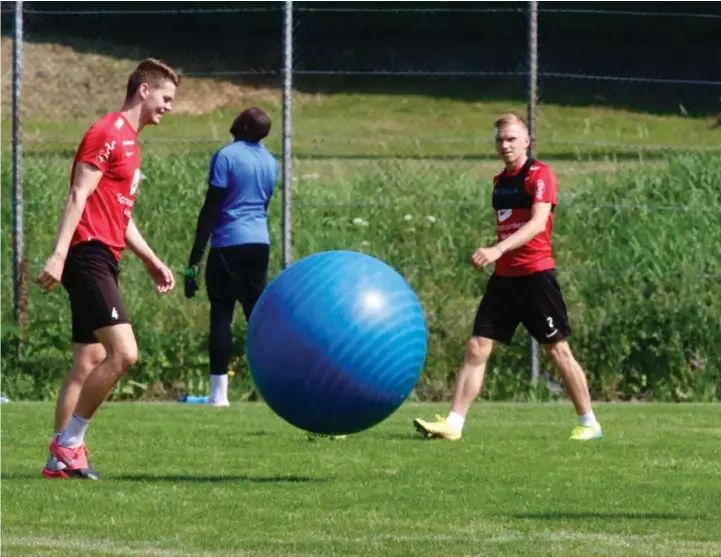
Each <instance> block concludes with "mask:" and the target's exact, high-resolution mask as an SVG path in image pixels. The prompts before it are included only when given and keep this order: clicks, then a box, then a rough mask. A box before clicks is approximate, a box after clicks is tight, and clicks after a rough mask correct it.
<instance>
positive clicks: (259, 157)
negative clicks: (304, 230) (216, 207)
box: [208, 141, 278, 248]
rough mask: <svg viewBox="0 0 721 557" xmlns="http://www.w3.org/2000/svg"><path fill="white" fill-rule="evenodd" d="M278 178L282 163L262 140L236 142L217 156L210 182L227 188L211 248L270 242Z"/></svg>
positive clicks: (211, 168) (215, 155)
mask: <svg viewBox="0 0 721 557" xmlns="http://www.w3.org/2000/svg"><path fill="white" fill-rule="evenodd" d="M277 181H278V163H277V162H276V160H275V158H274V157H273V155H272V154H271V153H270V151H268V150H267V149H266V148H265V147H264V146H263V145H262V144H261V143H248V142H246V141H234V142H233V143H231V144H229V145H226V146H225V147H221V148H220V149H218V151H216V153H215V154H214V155H213V158H212V159H211V161H210V170H209V172H208V184H209V185H210V186H212V187H216V188H223V189H224V190H226V194H225V199H224V200H223V204H222V206H221V210H220V211H221V212H220V219H219V220H218V222H217V223H216V225H215V228H214V229H213V233H212V235H211V237H210V247H211V248H222V247H226V246H236V245H239V244H270V233H269V232H268V203H269V202H270V198H271V197H272V196H273V191H274V190H275V184H276V182H277Z"/></svg>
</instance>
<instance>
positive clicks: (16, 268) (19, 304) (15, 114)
mask: <svg viewBox="0 0 721 557" xmlns="http://www.w3.org/2000/svg"><path fill="white" fill-rule="evenodd" d="M14 15H15V18H14V21H13V77H12V82H13V91H12V161H13V162H12V164H13V177H12V209H13V210H12V218H13V233H12V244H13V315H14V317H15V323H16V325H17V326H18V327H19V328H20V335H19V339H18V355H20V349H21V344H22V339H23V337H24V332H25V321H26V319H25V307H24V306H25V304H23V298H24V297H23V288H24V286H25V281H24V274H25V270H26V269H25V265H24V264H23V256H24V249H23V143H22V130H21V114H20V98H21V92H22V63H23V3H22V0H19V1H17V2H15V14H14Z"/></svg>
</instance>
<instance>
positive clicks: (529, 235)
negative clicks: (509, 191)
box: [496, 203, 551, 253]
mask: <svg viewBox="0 0 721 557" xmlns="http://www.w3.org/2000/svg"><path fill="white" fill-rule="evenodd" d="M550 214H551V204H550V203H535V204H534V205H533V207H532V208H531V219H530V220H529V221H528V222H527V223H525V224H524V225H523V226H522V227H521V228H519V229H518V230H516V231H515V232H514V233H513V234H511V235H510V236H509V237H508V238H506V239H505V240H502V241H500V242H498V244H496V247H497V248H498V249H499V250H501V252H502V253H506V252H507V251H511V250H514V249H516V248H520V247H521V246H523V245H525V244H527V243H528V242H530V241H531V240H532V239H533V238H535V237H536V236H538V235H539V234H540V233H541V232H543V231H544V230H545V228H546V222H547V221H548V215H550Z"/></svg>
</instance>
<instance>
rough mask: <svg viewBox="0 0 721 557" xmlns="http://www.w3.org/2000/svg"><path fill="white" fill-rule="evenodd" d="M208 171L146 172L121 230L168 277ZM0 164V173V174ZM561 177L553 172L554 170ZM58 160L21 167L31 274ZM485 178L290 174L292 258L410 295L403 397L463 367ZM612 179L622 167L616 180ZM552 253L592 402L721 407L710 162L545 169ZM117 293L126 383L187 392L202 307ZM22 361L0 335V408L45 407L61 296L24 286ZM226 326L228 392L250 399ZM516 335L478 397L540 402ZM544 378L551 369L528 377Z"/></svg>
mask: <svg viewBox="0 0 721 557" xmlns="http://www.w3.org/2000/svg"><path fill="white" fill-rule="evenodd" d="M207 161H208V155H207V154H197V153H188V154H172V155H168V154H165V153H164V154H163V155H162V156H160V155H154V154H153V153H152V152H150V153H148V154H147V155H146V156H145V157H144V173H145V175H146V179H145V180H144V182H143V184H142V185H141V189H140V194H139V198H138V202H137V203H136V209H135V213H134V216H135V219H136V221H137V222H138V225H139V227H140V229H141V231H142V232H143V233H144V234H145V236H146V238H147V239H148V241H149V242H150V244H151V245H152V246H153V247H154V249H155V250H156V251H157V252H158V254H159V255H161V256H162V257H163V258H164V259H165V260H166V261H168V262H169V263H170V264H171V266H173V267H174V268H175V269H176V271H177V272H178V275H177V277H178V280H179V281H181V280H182V277H181V276H180V272H181V270H182V268H183V266H184V264H185V261H186V259H187V254H188V251H189V249H190V246H191V243H192V240H193V236H194V231H195V221H196V218H197V213H198V210H199V208H200V205H201V203H202V200H203V196H204V191H205V176H206V169H207ZM4 162H5V161H4ZM559 164H563V163H559ZM68 165H69V160H68V158H67V157H63V156H61V155H53V154H51V153H45V154H42V155H38V156H36V157H32V156H31V157H29V158H28V160H26V165H25V199H26V207H25V211H26V216H25V218H26V222H25V226H26V236H25V242H26V255H27V258H28V259H29V260H30V264H31V269H32V274H33V276H34V274H36V273H37V272H38V271H39V270H40V268H41V266H42V263H43V261H44V258H45V257H46V256H47V254H48V253H49V251H50V250H51V248H52V244H53V240H54V235H55V231H56V226H57V220H58V218H59V216H60V213H61V210H62V204H63V200H64V196H65V193H66V188H67V172H68ZM496 166H497V165H495V164H488V163H480V164H478V163H472V162H468V161H463V160H460V159H459V160H450V161H438V160H427V159H426V160H424V159H401V158H399V159H390V160H375V161H347V160H317V161H313V160H305V161H298V162H297V163H296V164H295V166H294V177H293V179H294V181H293V200H294V205H293V256H294V258H296V259H297V258H300V257H303V256H305V255H308V254H310V253H313V252H316V251H319V250H327V249H341V248H342V249H354V250H359V251H364V252H367V253H370V254H372V255H374V256H376V257H379V258H381V259H383V260H385V261H387V262H388V263H389V264H391V265H393V266H394V267H395V268H397V269H398V270H399V271H400V272H401V273H402V274H403V275H404V276H405V277H407V279H408V280H409V282H410V284H411V285H412V286H413V287H414V288H415V289H416V291H417V293H418V295H419V297H420V299H421V301H422V303H423V306H424V309H425V311H426V314H427V318H428V325H429V329H430V335H431V338H430V346H429V354H428V361H427V366H426V370H425V372H424V374H423V377H422V378H421V381H420V382H419V385H418V389H417V393H416V394H417V396H418V397H419V398H422V399H439V398H445V397H447V396H448V393H449V385H450V384H451V382H452V380H453V376H454V374H455V371H456V368H457V365H458V363H459V361H460V359H461V358H462V355H463V349H464V344H465V342H466V339H467V337H468V334H469V333H470V328H471V324H472V319H473V314H474V312H475V310H476V307H477V304H478V300H479V298H480V296H481V295H482V293H483V290H484V286H485V282H486V280H487V276H488V275H487V274H481V273H478V272H476V271H474V270H473V269H472V268H471V267H470V265H469V264H468V262H469V259H470V256H471V254H472V252H473V250H474V249H475V248H476V247H478V246H479V245H482V244H488V243H491V242H493V240H494V236H495V232H494V218H493V213H492V209H491V207H490V179H491V176H492V175H493V173H494V172H495V171H496V170H497V168H496ZM619 168H621V167H619ZM8 169H9V165H8V164H3V174H2V188H3V199H4V200H5V201H4V202H3V213H2V231H3V245H2V263H3V267H2V281H3V289H2V303H3V308H4V309H5V312H4V314H3V323H8V322H10V312H9V308H10V307H11V291H12V289H11V272H12V263H11V262H12V259H11V244H10V234H9V232H10V227H11V219H10V204H9V203H8V202H7V201H8V200H9V192H10V180H9V171H8ZM558 174H559V175H560V176H562V179H561V183H560V192H561V193H560V204H559V207H558V210H557V218H556V225H555V231H554V244H555V248H556V258H557V263H558V267H559V277H560V281H561V283H562V287H563V288H564V292H565V295H566V298H567V304H568V307H569V312H570V317H571V324H572V327H573V329H574V332H575V334H574V337H573V339H572V346H573V348H574V350H575V352H576V355H577V357H578V359H579V360H580V361H581V363H582V365H583V366H584V367H585V368H586V369H587V371H588V373H589V376H590V378H591V383H592V389H593V390H594V393H595V394H596V396H597V397H601V398H606V399H613V398H618V397H622V398H628V397H632V396H646V397H653V398H656V399H663V400H667V399H673V400H686V399H694V400H712V399H719V398H721V354H720V352H721V327H720V326H719V324H720V323H721V285H720V284H719V278H721V255H720V254H719V248H718V238H719V232H720V231H721V217H720V216H719V210H720V209H721V193H720V191H719V184H721V156H719V155H718V154H709V155H678V156H673V157H670V158H668V159H667V160H666V161H664V162H663V163H662V164H658V163H654V164H653V165H638V166H637V167H633V168H626V169H624V170H619V171H618V172H613V173H600V172H599V173H589V172H584V173H578V174H576V173H574V172H570V171H569V167H566V166H559V167H558ZM280 214H281V194H280V191H279V192H278V194H277V196H276V197H275V199H274V200H273V202H272V204H271V233H272V238H273V242H274V249H273V253H272V263H271V265H272V273H273V274H275V273H277V272H278V271H279V269H280V245H281V225H280V223H281V220H280ZM120 281H121V291H122V293H123V295H124V298H125V300H126V305H127V309H128V311H129V313H130V316H131V319H132V321H133V323H134V325H135V328H136V331H137V335H138V341H139V347H140V361H139V362H138V365H137V366H136V368H135V370H134V372H133V373H132V374H131V376H130V377H129V378H128V379H127V380H126V381H125V382H124V383H123V384H122V385H120V386H119V387H118V391H117V393H116V395H117V396H136V395H137V394H138V393H139V392H140V391H141V390H142V389H138V390H134V388H133V385H132V384H131V383H129V381H131V380H133V381H136V382H138V383H139V384H143V385H149V384H151V383H152V382H154V381H158V382H162V383H163V384H164V385H165V386H166V387H170V386H172V385H173V383H176V382H178V381H182V382H184V383H185V386H186V387H187V388H197V387H201V386H202V382H203V381H204V380H205V377H206V374H207V356H206V348H207V328H208V304H207V301H206V299H205V296H204V293H203V291H201V292H199V294H198V296H197V297H196V299H194V300H192V301H188V300H186V299H185V298H184V297H183V294H182V284H179V287H178V288H177V289H176V291H174V292H173V293H171V294H170V295H168V296H163V297H160V296H157V295H156V294H155V292H154V290H153V288H152V284H151V281H150V279H149V278H148V277H147V275H146V274H145V271H144V269H143V267H142V265H141V264H140V263H139V262H138V261H137V260H136V259H135V258H134V257H133V256H132V254H130V253H128V254H127V255H126V258H125V259H124V261H123V263H122V271H121V278H120ZM29 322H30V328H29V331H28V337H27V343H26V345H25V352H24V359H23V362H22V363H19V362H17V361H15V360H14V359H12V358H11V355H10V353H9V352H8V350H7V348H8V342H9V341H10V339H11V335H12V331H13V330H12V328H8V327H3V343H4V346H3V349H4V351H3V368H4V369H3V391H4V393H5V394H9V395H10V396H15V397H33V398H46V397H51V396H54V395H55V392H56V390H57V388H58V385H59V380H60V378H61V376H62V374H63V373H64V372H65V369H66V368H67V366H68V364H69V353H70V334H69V331H70V314H69V308H68V304H67V300H66V297H65V294H64V292H62V291H57V292H56V293H52V294H50V295H43V294H42V293H41V292H40V290H39V289H37V287H35V286H32V287H31V294H30V305H29ZM244 329H245V324H244V322H243V319H242V315H241V313H240V312H238V319H237V322H236V330H237V331H236V332H237V333H238V335H237V336H238V346H237V356H238V357H237V358H236V359H235V360H234V361H233V362H232V365H233V368H234V370H235V371H236V377H235V380H234V383H235V385H236V387H237V391H236V392H248V391H249V390H250V383H249V379H248V371H247V362H246V361H245V359H244V357H243V356H242V354H243V352H244V350H243V344H242V337H243V332H244ZM527 343H528V336H527V335H526V333H525V331H523V330H522V329H519V331H518V332H517V334H516V337H515V339H514V343H513V345H512V346H511V347H508V348H505V347H504V348H499V349H498V350H497V351H496V353H495V354H494V356H493V358H492V360H491V362H490V366H489V376H488V381H487V387H486V390H485V392H484V395H483V396H485V397H488V398H492V399H515V400H522V399H527V398H529V397H535V396H547V393H546V391H545V390H543V389H533V388H531V387H530V386H529V385H528V381H527V378H528V356H527V353H528V350H527ZM542 366H543V368H544V370H546V371H548V372H549V373H550V372H551V371H552V369H551V368H550V367H549V365H548V361H547V360H546V359H545V358H544V359H543V360H542Z"/></svg>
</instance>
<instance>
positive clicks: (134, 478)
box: [108, 474, 330, 484]
mask: <svg viewBox="0 0 721 557" xmlns="http://www.w3.org/2000/svg"><path fill="white" fill-rule="evenodd" d="M108 479H109V480H119V481H123V482H142V483H154V482H171V483H176V482H178V483H180V482H194V483H230V482H239V483H246V482H247V483H258V484H274V483H278V484H304V483H326V482H329V481H330V479H329V478H312V477H310V476H249V475H247V474H228V475H191V474H168V475H165V476H164V475H153V474H123V475H120V476H112V477H109V478H108Z"/></svg>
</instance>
